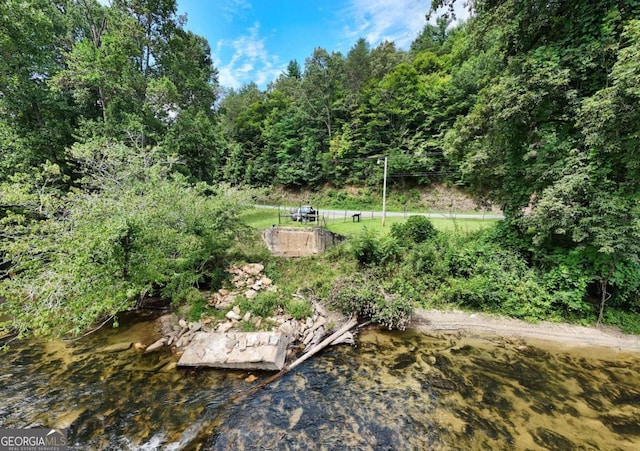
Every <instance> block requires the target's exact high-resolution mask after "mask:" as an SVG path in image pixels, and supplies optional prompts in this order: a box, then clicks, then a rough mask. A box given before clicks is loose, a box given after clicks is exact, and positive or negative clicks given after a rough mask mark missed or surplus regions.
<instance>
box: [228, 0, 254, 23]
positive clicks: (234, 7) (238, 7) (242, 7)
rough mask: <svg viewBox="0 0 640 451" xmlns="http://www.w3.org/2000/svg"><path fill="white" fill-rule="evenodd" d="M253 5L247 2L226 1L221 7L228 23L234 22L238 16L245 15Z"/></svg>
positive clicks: (243, 0) (241, 0)
mask: <svg viewBox="0 0 640 451" xmlns="http://www.w3.org/2000/svg"><path fill="white" fill-rule="evenodd" d="M251 7H252V6H251V3H249V2H248V1H247V0H225V2H224V4H223V5H222V6H221V7H220V10H221V11H222V14H223V16H224V18H225V19H226V21H227V22H232V21H233V19H234V18H235V17H236V16H238V15H243V14H244V12H245V11H246V10H249V9H251Z"/></svg>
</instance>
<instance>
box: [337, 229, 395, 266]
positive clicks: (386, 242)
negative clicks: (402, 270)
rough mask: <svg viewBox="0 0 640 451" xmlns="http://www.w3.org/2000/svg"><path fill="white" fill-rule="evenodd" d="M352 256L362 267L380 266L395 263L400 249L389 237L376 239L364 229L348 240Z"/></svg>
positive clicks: (369, 231) (373, 234) (368, 230)
mask: <svg viewBox="0 0 640 451" xmlns="http://www.w3.org/2000/svg"><path fill="white" fill-rule="evenodd" d="M349 243H350V248H351V252H352V253H353V256H354V257H355V258H356V260H358V262H359V263H360V265H362V266H375V265H378V266H382V265H385V264H387V263H390V262H392V261H395V260H397V259H398V257H399V256H400V248H399V247H398V244H397V243H396V242H395V240H392V239H390V238H389V237H384V238H378V237H377V236H376V234H375V233H374V232H373V231H371V230H370V229H367V228H366V227H365V228H364V229H363V230H362V232H360V233H359V234H358V235H356V236H355V237H353V238H351V240H350V242H349Z"/></svg>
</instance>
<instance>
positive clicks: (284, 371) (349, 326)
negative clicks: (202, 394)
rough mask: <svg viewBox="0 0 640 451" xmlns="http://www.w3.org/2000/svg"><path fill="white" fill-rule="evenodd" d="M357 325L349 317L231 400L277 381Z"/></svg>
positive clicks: (242, 397) (236, 399) (240, 397)
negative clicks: (276, 370) (285, 363)
mask: <svg viewBox="0 0 640 451" xmlns="http://www.w3.org/2000/svg"><path fill="white" fill-rule="evenodd" d="M357 325H358V319H357V318H351V319H350V320H349V321H348V322H347V323H346V324H345V325H343V326H342V327H341V328H340V329H338V330H337V331H336V332H334V333H332V334H331V335H329V336H328V337H327V338H325V339H324V340H322V341H321V342H320V343H318V344H317V345H316V346H314V347H313V348H311V349H309V351H308V352H306V353H304V354H303V355H302V356H301V357H300V358H298V359H297V360H295V361H294V362H292V363H291V364H290V365H287V366H285V367H284V368H283V369H282V370H280V372H278V373H276V374H274V375H273V376H271V377H269V378H267V379H265V380H264V381H262V382H260V383H259V384H257V385H255V386H253V387H251V388H250V389H249V390H247V391H245V392H242V393H240V394H239V395H237V396H235V397H234V398H232V402H234V403H237V402H238V401H241V400H243V399H244V398H246V397H247V396H249V395H252V394H253V393H255V392H257V391H258V390H260V389H261V388H263V387H266V386H267V385H269V384H270V383H272V382H275V381H277V380H278V379H280V378H281V377H282V376H284V375H285V374H287V373H288V372H289V371H291V370H292V369H294V368H295V367H297V366H298V365H300V364H301V363H303V362H305V361H306V360H308V359H309V358H311V357H313V356H314V355H316V354H317V353H318V352H320V351H322V350H323V349H324V348H326V347H327V346H329V345H331V344H332V343H333V342H334V341H337V340H338V339H339V338H341V337H342V335H344V334H345V333H347V332H349V331H350V330H351V329H353V328H354V327H356V326H357Z"/></svg>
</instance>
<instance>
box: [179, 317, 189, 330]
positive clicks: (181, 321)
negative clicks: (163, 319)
mask: <svg viewBox="0 0 640 451" xmlns="http://www.w3.org/2000/svg"><path fill="white" fill-rule="evenodd" d="M178 324H179V325H180V327H182V328H185V327H187V322H186V321H185V320H184V319H181V320H180V321H178Z"/></svg>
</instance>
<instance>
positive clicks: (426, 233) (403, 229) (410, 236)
mask: <svg viewBox="0 0 640 451" xmlns="http://www.w3.org/2000/svg"><path fill="white" fill-rule="evenodd" d="M437 235H438V231H437V230H436V228H435V227H434V226H433V224H432V223H431V221H429V219H427V218H426V217H425V216H409V219H407V222H405V223H395V224H391V236H392V237H394V238H395V239H396V240H397V241H398V242H400V243H404V244H409V243H411V244H418V243H423V242H425V241H427V240H430V239H432V238H434V237H435V236H437Z"/></svg>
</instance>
